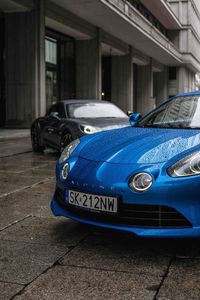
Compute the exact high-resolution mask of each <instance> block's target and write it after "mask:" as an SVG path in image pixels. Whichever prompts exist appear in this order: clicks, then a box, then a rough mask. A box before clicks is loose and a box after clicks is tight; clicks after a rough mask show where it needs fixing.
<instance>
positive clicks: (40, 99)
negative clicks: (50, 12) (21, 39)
mask: <svg viewBox="0 0 200 300" xmlns="http://www.w3.org/2000/svg"><path fill="white" fill-rule="evenodd" d="M35 19H36V22H35V40H36V43H35V64H36V72H35V82H36V85H35V89H36V99H35V106H36V107H35V116H36V117H39V116H44V115H45V113H46V73H45V69H46V65H45V0H36V11H35Z"/></svg>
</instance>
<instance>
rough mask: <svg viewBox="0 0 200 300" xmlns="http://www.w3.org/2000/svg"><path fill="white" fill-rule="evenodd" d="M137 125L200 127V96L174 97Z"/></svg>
mask: <svg viewBox="0 0 200 300" xmlns="http://www.w3.org/2000/svg"><path fill="white" fill-rule="evenodd" d="M136 126H137V127H157V128H189V129H190V128H191V129H195V128H198V129H200V97H199V96H188V97H177V98H175V99H172V100H171V101H169V102H167V103H165V104H163V105H161V106H159V107H158V108H157V109H155V110H154V111H152V112H151V113H149V114H148V115H147V116H145V117H144V118H142V120H141V121H140V122H139V123H137V125H136Z"/></svg>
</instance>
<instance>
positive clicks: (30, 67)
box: [5, 0, 46, 127]
mask: <svg viewBox="0 0 200 300" xmlns="http://www.w3.org/2000/svg"><path fill="white" fill-rule="evenodd" d="M42 5H43V0H42V1H39V0H37V1H36V9H33V10H32V11H29V12H23V13H11V14H5V27H6V29H5V31H6V42H5V44H6V45H5V48H6V126H8V127H30V124H31V122H32V120H33V119H35V117H37V116H39V115H42V114H44V112H45V103H46V98H45V65H44V32H45V29H44V28H45V27H44V26H45V24H44V8H43V9H42ZM42 16H43V17H42Z"/></svg>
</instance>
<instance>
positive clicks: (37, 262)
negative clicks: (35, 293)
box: [0, 240, 70, 284]
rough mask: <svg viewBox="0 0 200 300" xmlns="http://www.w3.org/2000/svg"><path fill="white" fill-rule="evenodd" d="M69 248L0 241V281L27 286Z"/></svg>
mask: <svg viewBox="0 0 200 300" xmlns="http://www.w3.org/2000/svg"><path fill="white" fill-rule="evenodd" d="M69 250H70V248H68V247H66V248H65V249H64V248H63V247H58V246H57V245H55V246H52V245H48V246H47V245H44V244H37V243H35V244H33V243H22V242H20V241H19V242H16V241H3V240H1V241H0V270H1V272H0V281H3V282H12V283H17V284H28V283H29V282H31V281H32V280H33V279H35V278H36V277H37V276H39V275H40V274H41V273H42V272H44V271H45V270H47V269H48V268H49V267H50V266H52V265H53V264H54V262H55V261H56V260H58V259H59V258H60V257H62V256H63V255H64V254H65V253H67V251H69Z"/></svg>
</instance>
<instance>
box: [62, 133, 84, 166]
mask: <svg viewBox="0 0 200 300" xmlns="http://www.w3.org/2000/svg"><path fill="white" fill-rule="evenodd" d="M79 143H80V140H79V139H76V140H74V141H72V142H71V143H70V144H69V145H68V146H67V147H66V148H65V149H64V150H63V152H62V154H61V156H60V159H59V163H63V162H64V161H66V160H67V159H68V158H69V157H70V155H71V154H72V152H73V151H74V149H75V148H76V147H77V146H78V144H79Z"/></svg>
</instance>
